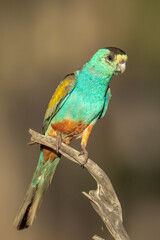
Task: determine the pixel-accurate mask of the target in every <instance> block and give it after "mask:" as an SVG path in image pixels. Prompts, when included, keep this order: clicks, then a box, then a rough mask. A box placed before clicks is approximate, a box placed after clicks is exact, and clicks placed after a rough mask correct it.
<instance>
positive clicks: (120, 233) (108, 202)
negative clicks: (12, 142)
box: [29, 129, 130, 240]
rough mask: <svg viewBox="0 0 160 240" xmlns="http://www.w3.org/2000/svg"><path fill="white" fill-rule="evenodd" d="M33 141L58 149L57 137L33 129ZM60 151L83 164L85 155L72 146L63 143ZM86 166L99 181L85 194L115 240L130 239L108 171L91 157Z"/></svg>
mask: <svg viewBox="0 0 160 240" xmlns="http://www.w3.org/2000/svg"><path fill="white" fill-rule="evenodd" d="M29 133H30V134H31V135H32V136H31V141H32V142H35V143H39V144H42V145H45V146H48V147H50V148H52V149H54V150H55V149H56V139H55V138H53V137H49V136H44V135H41V134H39V133H37V132H35V131H33V130H31V129H30V130H29ZM59 152H60V153H61V154H62V155H63V156H65V157H66V158H68V159H70V160H71V161H73V162H75V163H78V164H79V165H82V164H83V162H84V159H83V156H79V152H78V151H77V150H75V149H73V148H71V147H70V146H67V145H66V144H64V143H62V144H61V146H60V149H59ZM85 168H86V169H87V170H88V172H89V173H90V174H91V175H92V177H93V178H94V179H95V181H96V182H97V189H96V190H90V191H89V193H86V192H83V194H84V195H85V196H86V197H88V198H89V200H90V201H91V204H92V207H93V208H94V210H95V211H96V212H97V213H98V215H99V216H100V217H101V219H102V220H103V222H104V224H105V225H106V227H107V228H108V230H109V232H110V233H111V234H112V236H113V238H114V239H115V240H129V239H130V238H129V236H128V234H127V232H126V230H125V228H124V226H123V219H122V208H121V205H120V202H119V200H118V198H117V195H116V193H115V191H114V189H113V186H112V184H111V181H110V179H109V178H108V176H107V175H106V173H105V172H104V171H103V170H102V169H101V168H100V167H99V166H98V165H97V164H96V163H95V162H93V161H92V160H91V159H88V161H87V163H86V164H85ZM93 239H97V240H102V239H103V238H101V237H98V236H93ZM103 240H104V239H103Z"/></svg>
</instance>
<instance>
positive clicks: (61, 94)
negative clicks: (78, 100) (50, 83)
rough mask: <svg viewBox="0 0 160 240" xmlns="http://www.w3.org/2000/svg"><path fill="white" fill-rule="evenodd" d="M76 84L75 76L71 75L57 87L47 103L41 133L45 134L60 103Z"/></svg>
mask: <svg viewBox="0 0 160 240" xmlns="http://www.w3.org/2000/svg"><path fill="white" fill-rule="evenodd" d="M76 83H77V81H76V76H75V74H74V73H73V74H69V75H67V76H66V77H65V78H64V80H63V81H62V82H61V83H60V84H59V86H58V87H57V89H56V91H55V92H54V94H53V96H52V98H51V100H50V102H49V105H48V107H47V110H46V113H45V116H44V121H43V133H45V132H46V130H47V128H48V126H49V123H50V121H51V120H52V118H53V117H54V116H55V115H56V113H57V111H58V110H59V109H60V107H61V103H62V101H65V100H66V99H67V97H68V96H69V94H70V93H71V91H72V90H73V89H74V87H75V85H76Z"/></svg>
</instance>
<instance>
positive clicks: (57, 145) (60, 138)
mask: <svg viewBox="0 0 160 240" xmlns="http://www.w3.org/2000/svg"><path fill="white" fill-rule="evenodd" d="M55 139H56V152H57V153H59V149H60V146H61V143H62V142H63V139H62V135H61V133H58V134H57V135H56V136H55Z"/></svg>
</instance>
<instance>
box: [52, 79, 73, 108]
mask: <svg viewBox="0 0 160 240" xmlns="http://www.w3.org/2000/svg"><path fill="white" fill-rule="evenodd" d="M71 81H72V79H70V78H66V79H65V80H64V81H63V82H62V83H60V85H59V86H58V87H57V89H56V91H55V93H54V95H53V96H52V98H51V100H50V102H49V105H48V108H51V107H53V105H55V104H56V103H57V102H59V101H60V100H61V99H62V98H64V97H65V95H66V94H67V86H68V84H69V83H70V82H71ZM48 108H47V109H48Z"/></svg>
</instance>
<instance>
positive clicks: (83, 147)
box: [79, 143, 88, 168]
mask: <svg viewBox="0 0 160 240" xmlns="http://www.w3.org/2000/svg"><path fill="white" fill-rule="evenodd" d="M81 146H82V152H80V154H79V156H81V155H83V156H84V163H83V164H82V165H81V167H83V168H84V165H85V164H86V163H87V161H88V152H87V150H86V148H85V146H84V144H83V143H82V145H81Z"/></svg>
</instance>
